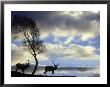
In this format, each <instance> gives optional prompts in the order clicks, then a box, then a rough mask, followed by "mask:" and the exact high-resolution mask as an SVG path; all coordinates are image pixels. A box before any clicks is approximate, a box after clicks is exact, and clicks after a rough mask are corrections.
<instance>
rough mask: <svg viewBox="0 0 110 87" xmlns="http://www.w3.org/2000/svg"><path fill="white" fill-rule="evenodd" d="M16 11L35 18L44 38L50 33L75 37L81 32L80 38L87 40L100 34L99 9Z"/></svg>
mask: <svg viewBox="0 0 110 87" xmlns="http://www.w3.org/2000/svg"><path fill="white" fill-rule="evenodd" d="M13 13H14V12H13ZM15 13H16V14H19V15H21V16H25V15H26V16H29V17H31V18H32V19H33V20H35V21H36V23H37V24H38V25H39V28H40V30H41V38H43V39H45V38H47V37H48V35H49V34H52V35H53V36H55V37H64V36H73V38H74V37H75V36H77V34H80V35H81V37H80V39H81V40H83V41H85V40H89V39H92V38H95V37H96V36H99V35H100V29H99V28H100V12H99V11H95V12H94V11H31V12H30V11H25V12H19V11H18V12H15Z"/></svg>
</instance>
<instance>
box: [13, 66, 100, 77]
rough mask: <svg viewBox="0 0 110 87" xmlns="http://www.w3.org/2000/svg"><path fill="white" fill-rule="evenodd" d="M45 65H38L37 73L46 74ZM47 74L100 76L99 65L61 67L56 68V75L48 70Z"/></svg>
mask: <svg viewBox="0 0 110 87" xmlns="http://www.w3.org/2000/svg"><path fill="white" fill-rule="evenodd" d="M11 69H12V71H15V66H12V67H11ZM33 69H34V68H33V67H31V68H29V69H27V70H26V71H25V73H27V74H30V73H32V70H33ZM44 71H45V69H44V67H38V69H37V70H36V73H35V74H36V75H44ZM45 75H47V76H76V77H100V68H99V67H68V68H67V67H66V68H65V67H60V68H58V70H55V72H54V75H52V72H47V73H46V74H45Z"/></svg>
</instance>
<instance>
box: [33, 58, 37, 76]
mask: <svg viewBox="0 0 110 87" xmlns="http://www.w3.org/2000/svg"><path fill="white" fill-rule="evenodd" d="M37 66H38V60H36V65H35V67H34V70H33V72H32V75H34V74H35V72H36V70H37Z"/></svg>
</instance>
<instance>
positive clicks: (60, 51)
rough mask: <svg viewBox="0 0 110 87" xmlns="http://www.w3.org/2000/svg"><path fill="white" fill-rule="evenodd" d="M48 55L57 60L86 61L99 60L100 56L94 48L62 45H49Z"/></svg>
mask: <svg viewBox="0 0 110 87" xmlns="http://www.w3.org/2000/svg"><path fill="white" fill-rule="evenodd" d="M47 50H48V52H47V55H48V56H50V57H55V58H63V59H64V60H65V59H71V58H73V59H84V60H85V59H86V60H99V55H96V53H95V51H96V48H95V47H92V46H80V45H77V44H71V45H69V46H65V45H61V44H50V43H48V44H47Z"/></svg>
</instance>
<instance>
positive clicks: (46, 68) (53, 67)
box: [44, 61, 59, 74]
mask: <svg viewBox="0 0 110 87" xmlns="http://www.w3.org/2000/svg"><path fill="white" fill-rule="evenodd" d="M52 63H53V61H52ZM53 64H54V63H53ZM58 65H59V64H58ZM58 65H55V64H54V66H46V67H45V72H44V74H45V73H46V72H48V71H49V72H50V71H52V74H54V70H57V66H58Z"/></svg>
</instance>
